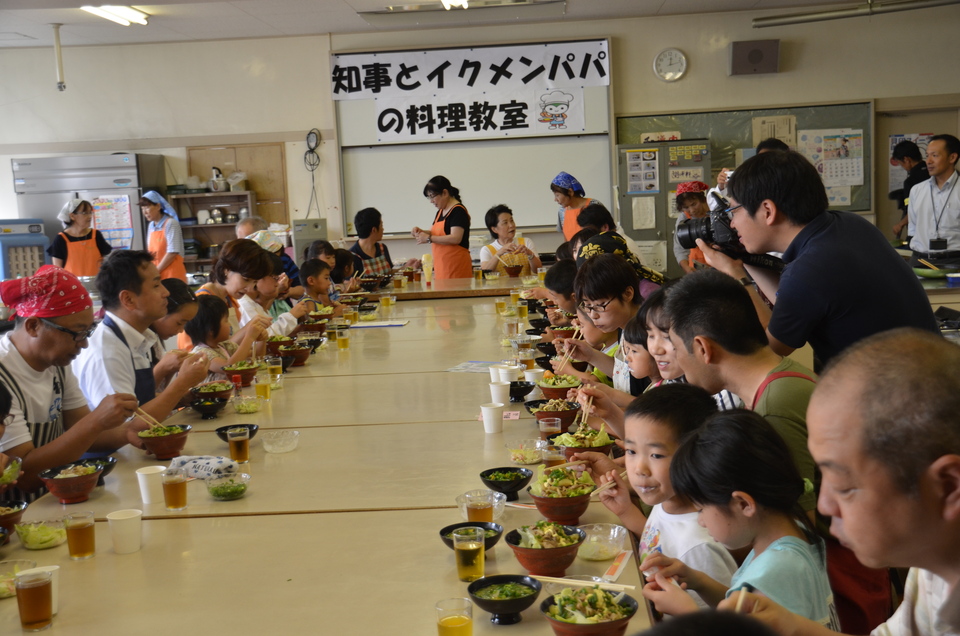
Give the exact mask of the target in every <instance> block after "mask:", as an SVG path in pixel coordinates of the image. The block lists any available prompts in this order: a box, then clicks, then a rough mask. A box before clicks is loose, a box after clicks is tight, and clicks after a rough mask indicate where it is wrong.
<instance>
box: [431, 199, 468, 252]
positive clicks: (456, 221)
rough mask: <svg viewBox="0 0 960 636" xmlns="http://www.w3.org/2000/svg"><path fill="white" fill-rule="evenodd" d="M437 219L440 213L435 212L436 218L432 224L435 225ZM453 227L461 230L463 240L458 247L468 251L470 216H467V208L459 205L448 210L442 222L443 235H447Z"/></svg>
mask: <svg viewBox="0 0 960 636" xmlns="http://www.w3.org/2000/svg"><path fill="white" fill-rule="evenodd" d="M439 217H440V213H439V212H437V216H436V217H434V223H436V220H437V219H438V218H439ZM455 227H462V228H463V238H462V239H461V240H460V247H462V248H463V249H465V250H468V249H470V215H469V214H467V208H465V207H463V206H462V205H460V204H459V203H458V204H457V205H455V206H453V209H451V210H450V212H449V214H447V217H446V218H445V219H444V220H443V233H444V234H447V235H449V234H450V229H451V228H455Z"/></svg>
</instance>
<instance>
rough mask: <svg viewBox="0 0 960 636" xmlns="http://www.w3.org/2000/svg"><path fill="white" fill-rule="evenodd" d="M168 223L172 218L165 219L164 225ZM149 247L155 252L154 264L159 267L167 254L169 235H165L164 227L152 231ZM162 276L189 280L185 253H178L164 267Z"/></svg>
mask: <svg viewBox="0 0 960 636" xmlns="http://www.w3.org/2000/svg"><path fill="white" fill-rule="evenodd" d="M167 223H170V219H166V220H164V225H166V224H167ZM147 249H149V250H150V252H152V253H153V263H154V265H156V266H157V267H159V266H160V261H162V260H163V257H164V256H166V255H167V237H166V236H165V235H164V233H163V229H159V230H154V231H153V232H150V242H149V243H148V246H147ZM160 278H161V279H163V278H179V279H180V280H182V281H183V282H187V268H186V267H184V265H183V254H177V255H176V256H175V257H174V259H173V262H172V263H170V264H169V265H167V266H166V267H164V268H163V270H162V271H161V272H160Z"/></svg>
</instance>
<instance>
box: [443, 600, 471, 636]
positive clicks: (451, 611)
mask: <svg viewBox="0 0 960 636" xmlns="http://www.w3.org/2000/svg"><path fill="white" fill-rule="evenodd" d="M437 634H438V635H439V636H473V605H472V604H471V603H470V599H468V598H446V599H443V600H442V601H439V602H437Z"/></svg>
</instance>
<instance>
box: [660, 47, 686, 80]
mask: <svg viewBox="0 0 960 636" xmlns="http://www.w3.org/2000/svg"><path fill="white" fill-rule="evenodd" d="M653 72H654V74H656V76H657V77H659V78H660V79H662V80H663V81H665V82H675V81H677V80H678V79H680V78H681V77H683V75H684V73H686V72H687V56H686V55H684V53H683V51H681V50H679V49H664V50H662V51H660V52H659V53H658V54H657V57H655V58H653Z"/></svg>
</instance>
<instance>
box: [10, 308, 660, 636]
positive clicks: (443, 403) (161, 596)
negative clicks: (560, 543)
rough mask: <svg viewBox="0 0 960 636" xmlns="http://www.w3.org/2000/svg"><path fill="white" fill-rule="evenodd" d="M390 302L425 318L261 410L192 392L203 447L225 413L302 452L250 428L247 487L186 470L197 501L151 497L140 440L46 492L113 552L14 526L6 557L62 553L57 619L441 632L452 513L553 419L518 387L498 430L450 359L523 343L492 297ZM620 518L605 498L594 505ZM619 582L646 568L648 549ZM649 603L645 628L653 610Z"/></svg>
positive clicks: (123, 630) (520, 516)
mask: <svg viewBox="0 0 960 636" xmlns="http://www.w3.org/2000/svg"><path fill="white" fill-rule="evenodd" d="M390 317H391V319H395V318H401V319H404V320H409V322H408V323H407V324H406V325H405V326H403V327H392V328H376V329H354V330H351V331H352V336H353V340H352V342H351V349H350V350H349V351H346V352H341V351H338V350H335V349H332V348H327V349H325V350H321V351H318V352H317V353H316V354H315V355H313V356H311V358H310V360H309V363H308V364H307V365H306V366H304V367H298V368H294V369H291V370H290V372H289V373H288V374H286V376H285V379H284V388H283V389H282V390H280V391H276V392H274V394H273V396H272V399H271V401H270V402H269V403H268V405H267V406H266V408H265V409H264V410H263V411H261V412H260V413H257V414H253V415H242V416H241V415H237V414H235V413H232V412H229V411H230V410H231V409H230V407H229V406H228V408H227V409H226V410H224V411H223V412H221V414H220V416H219V417H218V418H217V419H216V420H212V421H205V420H201V419H200V417H199V415H197V414H196V413H194V412H192V411H191V410H189V409H188V410H184V411H181V412H180V413H178V414H177V415H175V416H174V417H173V418H171V422H172V423H188V424H190V425H191V426H193V431H192V432H191V433H190V435H189V437H188V440H187V445H186V447H185V449H184V454H188V455H227V454H228V453H227V445H226V444H225V443H224V442H222V441H220V439H219V438H217V436H216V435H215V433H214V432H213V431H214V429H215V428H216V427H219V426H223V425H228V424H234V423H240V422H245V423H256V424H259V425H260V426H261V428H262V430H268V429H278V428H291V429H297V430H299V431H300V445H299V447H298V448H297V450H295V451H293V452H292V453H285V454H268V453H266V452H265V451H264V449H263V447H262V444H261V441H260V438H259V436H258V437H256V438H255V439H254V440H253V441H252V443H251V460H250V462H249V463H248V464H245V465H244V468H243V469H244V471H245V472H248V473H250V474H251V475H252V480H251V483H250V490H249V493H248V494H247V496H246V497H244V498H243V499H240V500H238V501H232V502H217V501H214V500H213V499H212V498H211V497H210V496H209V495H208V494H207V493H206V491H205V488H204V485H203V483H202V482H201V481H199V480H198V481H193V482H191V483H189V484H188V507H187V509H186V510H183V511H176V512H171V511H167V510H166V509H165V508H164V507H163V506H162V505H160V504H150V505H144V504H142V503H141V500H140V495H139V489H138V486H137V481H136V476H135V471H136V469H137V468H140V467H143V466H150V465H159V464H164V463H166V462H157V461H156V460H154V459H152V458H151V457H149V456H148V455H146V454H145V453H144V452H142V451H139V450H137V449H134V448H131V447H127V448H124V449H121V450H120V451H118V452H117V453H116V454H115V455H116V456H117V458H118V459H119V462H118V464H117V466H116V469H115V470H114V472H113V473H112V474H111V475H109V476H108V477H107V478H106V485H105V486H103V487H100V488H97V489H95V490H94V491H93V493H92V494H91V497H90V499H89V500H88V501H87V502H84V503H81V504H74V505H69V506H63V505H61V504H59V503H58V502H57V501H56V500H55V499H54V498H53V497H51V496H50V495H45V496H44V497H41V498H40V499H39V500H38V501H36V502H34V503H33V504H31V505H30V507H29V508H28V509H27V511H26V513H25V515H24V519H26V520H39V519H50V518H59V517H61V516H63V515H64V514H67V513H69V512H70V511H73V510H92V511H94V513H95V516H96V518H97V519H98V521H97V524H96V525H97V540H98V551H97V555H96V556H95V557H94V558H93V559H90V560H88V561H80V562H73V561H70V560H69V558H68V555H67V547H66V545H63V546H59V547H56V548H53V549H50V550H44V551H37V552H32V551H27V550H25V549H24V548H23V547H22V546H20V545H19V542H18V540H17V539H16V538H14V539H12V541H11V543H10V545H8V546H6V547H3V548H0V559H16V558H30V559H34V560H36V561H38V563H39V564H40V565H49V564H57V565H60V566H61V574H60V579H61V580H60V596H61V608H60V614H59V615H58V616H57V617H56V618H55V620H54V626H53V629H52V631H51V632H50V633H57V632H60V633H64V634H73V633H88V632H92V631H93V630H94V629H95V630H96V631H97V633H100V634H104V635H105V636H111V635H113V634H130V633H141V632H143V631H151V630H159V629H164V630H169V629H173V630H177V629H181V630H183V629H190V630H191V631H194V630H198V631H200V632H201V633H202V632H205V631H212V630H232V631H233V632H235V633H239V634H247V633H273V632H277V631H296V632H305V631H308V630H309V631H313V632H317V631H319V632H321V633H330V634H375V633H381V632H384V631H391V632H395V633H402V634H430V633H433V632H434V630H435V628H434V626H433V625H434V612H433V604H434V603H435V602H436V601H437V600H439V599H441V598H446V597H453V596H465V595H466V584H465V583H461V582H459V581H458V580H457V578H456V571H455V566H454V561H453V553H452V552H451V551H450V550H449V549H448V548H447V547H446V546H444V545H443V544H442V543H441V542H440V540H439V537H438V536H437V533H438V531H439V529H440V528H441V527H443V526H445V525H448V524H451V523H456V522H458V521H460V520H461V518H460V513H459V510H457V508H456V506H455V498H456V496H457V495H458V494H460V493H462V492H465V491H467V490H471V489H475V488H482V487H483V485H482V483H481V482H480V479H479V477H478V473H479V472H480V471H482V470H484V469H487V468H493V467H498V466H509V465H510V461H509V455H508V452H507V450H506V447H505V444H506V442H507V441H509V440H511V439H517V438H526V437H536V435H537V429H536V424H535V420H534V419H533V418H532V417H531V416H530V415H529V414H527V413H526V411H525V410H524V409H523V406H522V404H511V405H510V406H508V409H507V410H515V411H520V412H521V416H520V419H518V420H508V421H506V422H504V430H503V433H499V434H494V435H487V434H485V433H484V432H483V426H482V424H481V422H480V421H478V419H477V416H478V415H479V405H480V404H481V403H484V402H487V401H489V397H490V395H489V388H488V386H487V385H488V382H489V375H488V374H487V373H485V372H484V373H452V372H448V371H447V369H449V368H451V367H454V366H455V365H457V364H459V363H460V362H465V361H470V360H479V361H491V362H492V361H498V360H500V359H501V358H503V357H508V356H509V355H510V350H509V349H505V348H502V347H501V340H502V336H501V326H502V325H501V320H500V318H499V317H498V316H497V315H496V313H495V312H494V307H493V302H492V301H491V300H490V299H484V298H479V299H460V300H435V301H434V300H431V301H412V302H409V303H404V304H402V305H399V306H397V307H395V308H393V309H392V310H391V316H390ZM261 434H262V431H261ZM520 503H521V504H523V503H530V499H529V496H528V495H526V494H525V493H522V494H521V499H520ZM122 508H139V509H141V510H143V511H144V521H143V528H144V532H143V539H144V543H143V549H142V550H141V551H140V552H137V553H135V554H131V555H116V554H114V553H113V550H112V548H111V547H110V539H109V530H108V527H107V523H106V521H104V518H105V516H106V514H107V513H108V512H111V511H113V510H118V509H122ZM539 518H540V516H539V514H538V513H537V512H536V510H532V509H526V508H515V507H508V508H507V509H506V511H505V512H504V515H503V518H502V519H501V520H500V522H501V523H502V524H503V525H504V527H505V529H506V530H507V531H509V530H511V529H513V528H516V527H517V526H519V525H524V524H529V523H533V522H535V521H536V520H537V519H539ZM615 521H616V518H615V517H614V516H613V515H612V514H611V513H610V512H609V511H608V510H607V509H606V508H605V507H604V506H603V505H602V504H600V503H598V502H595V503H592V504H591V505H590V507H589V508H588V510H587V512H586V513H585V514H584V515H583V517H582V518H581V522H582V523H591V522H615ZM608 565H609V562H601V563H595V562H589V561H583V560H581V559H577V561H575V563H574V565H573V566H571V568H570V569H569V570H568V574H599V573H600V572H602V571H603V570H604V569H605V568H606V567H607V566H608ZM523 571H524V570H523V568H521V567H520V565H519V564H518V563H517V562H516V560H515V558H514V557H513V553H512V551H511V550H510V549H509V548H508V547H507V546H506V545H505V544H504V543H503V542H501V543H500V544H499V545H498V546H497V547H496V548H495V549H494V550H493V551H492V552H491V553H490V554H489V555H488V560H487V572H488V573H522V572H523ZM618 582H621V583H627V584H633V585H637V586H638V587H639V586H640V585H641V581H640V577H639V574H638V572H637V569H636V563H635V562H634V563H632V564H631V566H630V567H628V568H627V570H626V571H625V572H624V574H623V575H622V576H621V578H620V579H619V581H618ZM633 595H634V596H635V597H636V598H639V589H638V590H637V591H636V592H635V593H634V594H633ZM541 599H542V597H541ZM538 604H539V603H538ZM642 608H643V609H642V611H641V612H640V613H639V614H638V615H637V616H636V617H635V618H634V619H633V620H632V622H631V625H630V628H629V631H630V633H635V632H637V631H640V630H642V629H644V628H646V627H647V626H648V625H649V624H650V618H649V613H648V611H647V608H646V605H642ZM474 609H475V621H474V622H475V633H477V634H490V633H495V632H496V633H503V631H504V630H505V629H509V630H512V632H514V633H522V634H532V635H541V634H543V635H545V634H550V633H551V630H550V628H549V625H548V624H547V622H546V620H545V619H543V618H542V616H540V615H539V612H538V610H537V609H536V606H535V607H534V608H532V609H530V610H527V611H526V612H525V613H524V619H523V622H522V623H520V624H519V625H516V626H514V627H509V628H504V627H499V628H498V627H495V626H493V625H491V624H490V623H489V621H488V618H489V615H487V614H486V613H485V612H483V611H481V610H479V608H474ZM17 627H18V620H17V609H16V603H15V602H14V601H12V600H8V601H0V633H4V634H6V633H16V629H17Z"/></svg>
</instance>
